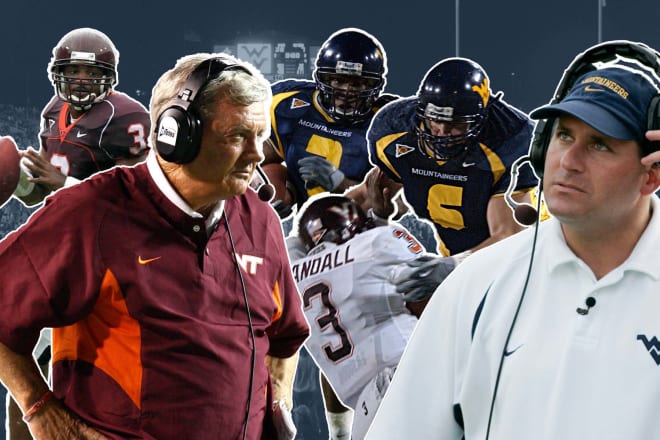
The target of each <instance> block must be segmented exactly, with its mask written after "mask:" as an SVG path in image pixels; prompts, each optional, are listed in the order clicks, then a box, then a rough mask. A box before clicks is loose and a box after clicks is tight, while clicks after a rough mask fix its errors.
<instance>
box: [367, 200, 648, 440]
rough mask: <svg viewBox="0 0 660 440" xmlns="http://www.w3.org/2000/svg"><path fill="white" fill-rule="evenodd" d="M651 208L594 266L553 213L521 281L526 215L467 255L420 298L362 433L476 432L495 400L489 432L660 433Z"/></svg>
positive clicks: (527, 249) (502, 435)
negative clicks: (619, 247) (626, 243)
mask: <svg viewBox="0 0 660 440" xmlns="http://www.w3.org/2000/svg"><path fill="white" fill-rule="evenodd" d="M652 209H653V215H652V217H651V220H650V222H649V224H648V226H647V227H646V229H645V231H644V233H643V235H642V236H641V237H640V239H639V240H638V242H637V244H636V246H635V247H634V249H633V251H632V253H631V254H630V256H629V257H628V258H627V259H626V261H624V262H623V263H622V264H621V265H620V266H619V267H617V268H615V269H614V270H612V271H610V273H608V274H607V275H605V276H603V277H602V278H600V279H596V277H595V276H594V274H593V272H592V271H591V270H590V268H589V267H588V266H587V265H586V264H585V263H584V262H583V261H582V260H580V259H579V258H578V257H577V256H576V255H575V254H574V253H573V252H572V251H571V250H570V248H569V247H568V246H567V244H566V242H565V240H564V236H563V234H562V231H561V226H560V224H559V222H558V221H557V220H556V219H550V220H548V221H545V222H543V223H542V224H541V225H540V227H539V234H538V239H537V241H536V250H535V257H534V262H533V264H532V267H531V275H530V277H529V280H528V281H529V282H528V285H527V288H526V289H525V288H524V285H525V282H526V278H527V271H528V268H529V263H530V253H531V249H532V247H533V239H534V230H533V228H532V229H529V230H527V231H524V232H522V233H520V234H516V235H515V236H513V237H511V238H509V239H507V240H504V241H502V242H500V243H496V244H495V245H493V246H490V247H488V248H486V249H483V250H481V251H479V252H477V253H475V254H474V255H473V256H471V257H469V258H468V259H467V260H466V261H465V262H464V263H463V264H461V265H460V266H459V267H458V268H457V269H456V270H455V271H454V273H452V274H451V275H450V277H448V278H447V280H446V282H445V283H443V284H442V285H441V286H440V288H439V289H438V291H437V292H436V294H435V295H434V297H433V299H432V300H431V301H430V303H429V304H428V306H427V308H426V310H425V312H424V314H423V315H422V319H421V321H420V323H419V325H418V327H417V328H416V330H415V333H414V334H413V337H412V339H411V341H410V344H409V346H408V348H407V350H406V352H405V353H404V355H403V358H402V361H401V363H400V366H399V369H398V371H397V374H396V375H395V378H394V381H393V383H392V386H391V388H390V390H389V392H388V395H387V396H386V398H385V400H384V402H383V404H382V406H381V410H380V412H379V413H378V414H377V415H376V418H375V420H374V424H373V425H372V430H371V431H370V436H368V437H367V438H369V439H395V438H403V437H402V435H403V433H405V435H406V436H408V437H409V438H416V439H427V438H428V439H431V438H433V439H459V438H461V437H462V436H463V435H465V438H466V439H484V438H485V437H486V432H487V429H488V428H487V426H488V418H489V413H490V409H491V406H493V418H492V423H491V427H490V439H492V440H501V439H506V440H518V439H520V440H522V439H532V438H533V439H547V440H550V439H562V440H564V439H567V440H573V439H575V440H577V439H580V440H584V439H594V440H596V439H598V440H601V439H612V440H614V439H621V438H630V439H650V438H660V425H658V423H657V420H656V412H657V408H658V407H660V342H658V337H660V320H659V319H658V310H660V266H659V265H658V264H657V247H658V243H660V214H659V213H660V203H659V202H658V199H657V198H656V197H652ZM612 233H616V231H613V232H612ZM603 239H604V240H606V239H607V237H603ZM523 290H524V292H525V296H524V299H523V300H522V304H521V306H520V312H519V314H518V317H517V319H516V321H515V325H513V329H512V333H511V337H510V340H509V342H508V344H506V346H505V341H506V338H507V335H508V333H509V330H510V329H511V328H512V322H513V319H514V314H515V311H516V309H517V307H518V304H519V302H520V300H521V295H522V293H523ZM587 298H593V300H595V302H594V303H591V304H592V305H591V307H589V306H588V305H587ZM501 360H502V362H503V364H502V370H501V373H500V374H499V387H498V390H497V396H496V397H495V398H494V399H493V392H494V389H495V382H496V381H497V378H498V369H499V365H500V361H501ZM406 396H407V397H406ZM409 396H415V399H410V397H409ZM493 400H494V403H493ZM459 407H460V415H461V417H458V416H457V415H458V414H459V411H458V409H459ZM395 414H396V417H395V416H394V415H395ZM460 418H462V422H463V424H464V426H465V430H464V431H463V430H462V429H461V427H460V426H459V424H458V423H457V421H456V420H457V419H460Z"/></svg>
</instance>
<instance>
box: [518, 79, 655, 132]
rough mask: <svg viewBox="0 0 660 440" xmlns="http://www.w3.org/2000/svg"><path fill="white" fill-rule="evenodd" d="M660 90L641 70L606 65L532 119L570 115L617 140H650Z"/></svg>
mask: <svg viewBox="0 0 660 440" xmlns="http://www.w3.org/2000/svg"><path fill="white" fill-rule="evenodd" d="M657 93H658V91H657V90H656V88H655V87H654V86H653V85H652V84H651V82H650V81H649V80H648V79H647V78H645V77H643V76H642V75H641V74H640V73H635V72H634V71H632V70H629V69H624V68H620V67H606V68H602V69H598V70H592V71H589V72H587V73H586V74H584V75H582V76H581V77H580V78H579V79H578V80H577V81H575V84H574V85H573V87H572V88H571V90H570V91H569V92H568V94H567V95H566V96H565V97H564V99H562V100H561V101H560V102H558V103H557V104H549V105H545V106H543V107H539V108H537V109H536V110H533V111H532V112H531V113H530V117H531V118H532V119H547V118H554V117H557V116H559V115H560V114H569V115H571V116H575V117H576V118H578V119H580V120H582V121H583V122H585V123H586V124H588V125H590V126H591V127H592V128H594V129H595V130H597V131H599V132H601V133H603V134H604V135H606V136H609V137H611V138H614V139H620V140H636V141H638V142H639V143H640V144H641V145H644V144H645V143H646V140H645V139H646V138H645V136H644V134H645V133H646V128H647V124H648V120H647V112H648V108H649V103H650V102H651V99H652V98H653V97H654V96H655V95H656V94H657Z"/></svg>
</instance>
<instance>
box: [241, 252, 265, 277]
mask: <svg viewBox="0 0 660 440" xmlns="http://www.w3.org/2000/svg"><path fill="white" fill-rule="evenodd" d="M236 261H238V265H239V266H241V269H243V270H244V271H245V272H247V273H249V274H250V275H254V274H256V273H257V267H258V266H260V265H261V264H263V262H264V259H263V258H260V257H255V256H253V255H238V254H236Z"/></svg>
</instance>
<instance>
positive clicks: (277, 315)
mask: <svg viewBox="0 0 660 440" xmlns="http://www.w3.org/2000/svg"><path fill="white" fill-rule="evenodd" d="M273 300H274V301H275V305H276V306H277V309H276V310H275V312H274V313H273V322H275V321H277V320H278V319H280V317H281V316H282V296H281V295H280V284H279V283H278V282H277V281H275V286H273Z"/></svg>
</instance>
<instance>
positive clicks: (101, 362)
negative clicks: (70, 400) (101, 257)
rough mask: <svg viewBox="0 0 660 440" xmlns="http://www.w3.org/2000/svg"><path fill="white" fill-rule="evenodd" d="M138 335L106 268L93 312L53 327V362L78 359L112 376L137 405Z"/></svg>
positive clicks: (140, 378) (139, 382) (138, 328)
mask: <svg viewBox="0 0 660 440" xmlns="http://www.w3.org/2000/svg"><path fill="white" fill-rule="evenodd" d="M140 352H141V337H140V326H139V324H138V322H137V321H136V320H135V319H134V318H132V317H131V316H130V315H129V313H128V307H127V306H126V302H125V300H124V295H123V293H122V291H121V288H120V287H119V283H118V282H117V279H116V278H115V276H114V274H113V273H112V272H111V271H110V270H107V271H106V274H105V276H104V277H103V281H102V282H101V288H100V295H99V299H98V301H97V302H96V304H95V305H94V309H93V310H92V312H91V313H90V314H89V315H88V316H87V317H86V318H85V319H83V320H82V321H79V322H77V323H75V324H73V325H70V326H67V327H61V328H54V329H53V363H55V362H58V361H61V360H81V361H84V362H89V363H90V364H93V365H94V366H95V367H96V368H99V369H100V370H102V371H103V372H104V373H105V374H107V375H108V376H110V377H112V378H113V379H114V380H115V381H116V382H117V384H119V386H120V387H121V388H122V389H123V390H124V392H125V393H126V394H127V395H128V396H129V398H130V399H131V400H132V401H133V403H134V404H135V406H136V407H137V408H140V391H141V387H142V361H141V358H140Z"/></svg>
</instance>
